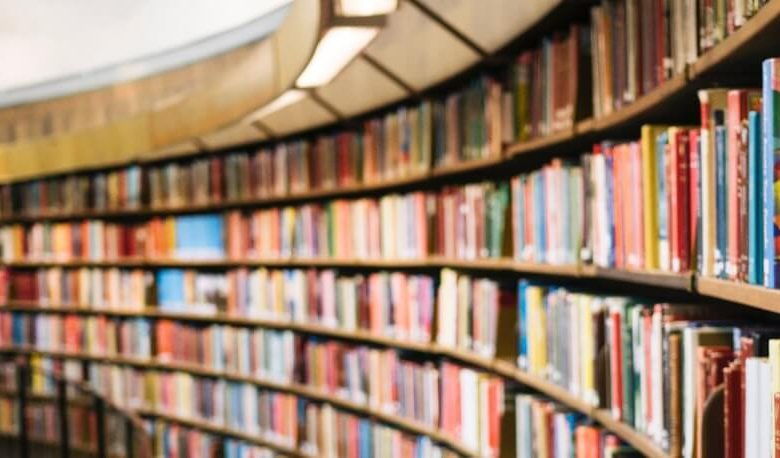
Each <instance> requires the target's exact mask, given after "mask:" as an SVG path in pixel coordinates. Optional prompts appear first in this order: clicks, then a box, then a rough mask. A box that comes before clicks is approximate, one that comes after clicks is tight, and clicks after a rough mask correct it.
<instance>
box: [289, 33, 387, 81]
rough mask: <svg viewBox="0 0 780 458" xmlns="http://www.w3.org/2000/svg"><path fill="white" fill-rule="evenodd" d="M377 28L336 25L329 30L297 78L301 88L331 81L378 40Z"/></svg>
mask: <svg viewBox="0 0 780 458" xmlns="http://www.w3.org/2000/svg"><path fill="white" fill-rule="evenodd" d="M378 32H379V29H378V28H375V27H333V28H332V29H330V30H328V31H327V32H326V33H325V36H323V37H322V39H321V40H320V42H319V43H318V44H317V49H315V50H314V56H312V58H311V60H310V61H309V64H308V65H307V66H306V68H305V69H304V70H303V73H301V76H299V77H298V80H297V81H296V86H298V87H301V88H306V87H317V86H323V85H325V84H328V83H329V82H330V81H331V80H332V79H333V78H335V77H336V75H338V74H339V72H340V71H341V70H342V69H343V68H344V67H346V65H347V64H348V63H349V62H350V61H351V60H352V59H353V58H354V57H355V56H356V55H357V54H358V53H359V52H360V51H361V50H362V49H363V48H365V47H366V45H368V43H370V42H371V40H373V39H374V37H375V36H376V34H377V33H378Z"/></svg>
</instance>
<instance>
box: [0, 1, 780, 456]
mask: <svg viewBox="0 0 780 458" xmlns="http://www.w3.org/2000/svg"><path fill="white" fill-rule="evenodd" d="M778 30H780V1H778V0H772V1H770V2H769V3H767V4H766V5H765V6H764V7H763V8H761V9H760V10H759V11H758V12H757V13H756V15H755V16H754V17H752V18H750V19H749V20H748V21H747V22H746V23H745V24H744V25H743V26H742V27H741V28H739V29H737V30H735V31H734V32H733V33H732V34H731V35H729V36H728V37H726V38H725V39H724V40H723V41H722V42H720V43H718V44H717V45H715V46H713V47H712V48H711V49H709V50H708V51H706V52H705V53H703V54H702V55H701V56H699V57H698V58H697V59H696V60H695V61H694V62H692V63H688V64H686V65H685V68H684V71H682V72H681V73H678V74H676V75H674V76H672V77H670V78H668V79H667V80H665V81H663V82H661V83H659V84H658V85H657V86H656V87H654V88H653V89H652V90H650V91H648V92H647V93H646V94H644V95H642V96H641V97H638V98H637V99H636V100H635V101H633V102H631V103H629V104H627V105H625V106H623V107H621V108H618V109H615V110H614V111H612V112H611V113H609V114H607V115H605V116H601V117H592V116H589V117H586V118H584V119H575V121H576V122H574V123H573V125H572V126H571V127H569V128H565V129H562V130H559V131H557V132H553V133H551V134H549V135H543V136H539V137H536V138H532V139H530V140H527V141H522V142H511V143H507V144H504V145H502V147H501V148H500V150H499V151H497V152H495V154H493V155H492V156H489V157H484V158H481V159H476V160H470V161H463V162H460V163H456V164H453V165H445V166H442V167H432V168H430V169H429V170H427V171H425V172H422V173H412V174H409V175H408V176H403V177H399V178H391V179H386V180H379V181H376V182H371V183H367V184H350V185H345V186H333V187H330V188H328V189H313V190H308V191H305V192H289V193H286V194H283V195H275V196H268V197H252V198H240V199H224V200H221V201H220V202H214V203H201V204H193V205H186V206H185V205H180V206H157V207H147V206H141V207H137V208H129V207H128V208H118V209H108V210H85V211H77V212H67V213H53V212H44V213H40V214H11V215H3V216H0V226H2V225H9V224H29V223H37V222H59V221H78V220H82V219H108V220H116V221H119V222H123V221H127V220H131V221H132V220H146V219H148V218H152V217H155V216H170V215H186V214H198V213H207V212H222V211H228V210H251V209H254V208H265V207H277V206H283V205H288V204H303V203H309V202H322V201H327V200H329V199H336V198H341V197H360V196H363V195H366V194H370V195H378V194H380V193H389V192H394V191H399V190H416V189H428V188H430V187H432V186H442V185H445V184H447V183H448V182H449V181H450V180H451V179H452V180H456V179H457V180H471V182H474V181H481V180H484V179H486V178H485V177H487V179H489V180H493V179H495V177H496V176H500V177H504V175H505V174H506V170H510V169H511V170H517V169H521V168H523V167H525V166H524V165H522V164H521V163H522V162H523V161H524V160H525V159H526V158H528V157H530V156H535V157H541V158H546V159H552V158H556V157H559V156H561V155H568V154H571V153H570V151H571V150H578V148H579V149H580V150H581V149H582V148H581V146H582V145H586V144H588V143H593V142H594V141H597V140H603V139H606V138H609V137H610V136H612V135H619V134H622V133H624V132H626V131H632V130H633V131H635V130H637V129H638V128H639V127H640V125H642V124H644V123H646V122H648V121H658V120H663V119H664V115H665V114H668V113H670V112H674V111H675V109H676V107H677V106H678V105H679V104H680V102H681V101H682V100H687V101H688V102H690V100H692V99H694V100H695V92H696V90H698V89H701V88H705V87H708V86H709V85H710V84H711V82H712V81H713V78H714V76H713V75H721V74H722V75H725V76H723V78H724V79H725V80H726V81H729V82H730V81H732V80H733V81H738V80H739V79H734V78H735V75H733V72H730V71H729V66H731V65H734V63H735V62H740V63H745V62H749V63H750V64H753V65H756V63H757V62H758V61H759V60H760V58H762V57H767V56H768V55H771V50H768V49H767V45H766V43H767V42H769V41H771V40H770V38H771V37H773V36H776V32H777V31H778ZM758 74H759V71H758V69H756V70H755V71H754V72H753V73H751V74H750V75H748V77H752V76H756V77H757V75H758ZM737 76H738V77H740V78H743V77H744V75H737ZM756 79H757V78H756ZM343 121H345V122H350V121H353V120H349V119H348V120H343ZM220 154H221V153H220ZM152 163H156V161H153V162H150V164H152ZM136 165H139V166H142V167H143V166H145V165H146V164H145V163H142V162H141V163H137V164H136ZM4 265H5V266H7V267H10V268H20V269H34V268H52V267H53V268H79V267H85V268H109V267H118V268H137V269H144V270H155V269H159V268H180V269H193V270H227V269H233V268H253V267H258V268H260V267H268V268H317V269H327V268H347V269H351V270H357V271H375V270H382V269H393V270H402V271H423V270H429V271H430V270H436V269H445V268H449V269H456V270H459V271H468V272H479V273H481V274H483V275H486V276H490V275H492V274H502V275H503V274H511V275H514V276H516V277H523V276H524V275H529V276H533V277H539V278H542V279H543V280H545V281H547V282H554V281H556V280H559V281H560V280H572V279H577V280H580V281H582V282H587V281H588V280H599V281H601V282H604V283H607V282H612V281H613V282H617V283H621V284H626V285H642V286H644V287H650V288H652V289H653V290H654V291H655V292H656V293H658V294H659V295H664V294H672V293H686V294H688V297H691V298H693V299H695V300H696V301H697V302H702V303H703V302H706V301H707V300H709V299H713V298H714V299H718V300H722V301H725V302H728V303H729V306H730V307H732V308H733V307H736V306H748V307H752V308H756V309H760V310H764V311H769V312H773V313H778V312H780V290H773V289H768V288H764V287H759V286H754V285H749V284H742V283H737V282H734V281H729V280H722V279H718V278H712V277H707V276H702V275H699V274H697V273H695V272H679V273H674V272H667V271H661V270H642V269H620V268H607V267H600V266H596V265H593V264H587V263H566V264H545V263H534V262H524V261H519V260H517V259H514V258H510V257H507V256H501V257H494V258H486V259H455V258H448V257H444V256H438V255H431V256H427V257H424V258H421V259H417V258H415V259H374V258H337V257H334V258H302V257H290V258H281V259H279V258H273V259H265V258H247V259H224V260H222V259H220V260H213V261H211V260H182V259H166V258H161V257H148V258H146V257H136V258H131V259H119V260H107V261H92V260H79V259H74V260H69V261H55V260H13V261H8V262H5V263H4ZM2 310H4V311H13V312H19V313H49V314H75V315H83V316H106V317H138V318H148V319H150V320H159V319H167V320H176V321H184V322H202V323H217V324H225V325H234V326H244V327H258V328H267V329H277V330H290V331H293V332H295V333H299V334H306V335H313V336H319V337H322V338H328V339H335V340H340V341H349V342H354V343H358V344H367V345H372V346H381V347H385V348H391V349H399V350H403V351H409V352H415V353H418V354H422V355H424V356H425V358H427V359H428V360H435V359H437V358H444V359H447V360H453V361H457V362H458V363H461V364H464V365H466V366H469V367H474V368H477V369H479V370H481V371H483V372H486V373H490V374H493V375H496V376H499V377H501V378H503V379H504V380H507V381H512V382H516V383H518V384H519V385H522V386H525V387H528V388H531V389H533V390H535V391H536V392H539V393H542V394H544V395H546V396H547V397H548V398H550V399H553V400H555V401H556V402H558V403H560V404H562V405H564V406H566V407H568V408H570V409H573V410H574V411H577V412H580V413H582V414H584V415H585V416H587V417H589V418H591V419H593V420H595V421H596V422H597V423H598V424H599V425H601V426H602V427H603V428H604V429H606V430H608V431H610V432H612V433H614V434H616V435H617V436H619V437H620V438H621V439H622V440H624V441H625V442H626V443H628V444H630V445H631V446H633V447H634V448H636V449H637V450H638V451H640V452H641V453H643V454H644V455H647V456H651V457H663V456H666V453H665V452H664V451H663V450H662V449H661V448H660V447H659V445H658V444H657V443H656V442H655V441H653V440H652V439H650V438H649V437H647V436H646V435H644V434H643V433H640V432H639V431H637V430H635V429H633V428H632V427H631V426H629V425H628V424H626V423H624V422H622V421H620V420H617V419H615V418H614V416H613V414H612V412H610V411H608V410H605V409H602V408H596V407H594V406H593V405H591V404H589V403H587V402H585V401H583V400H582V399H581V398H579V397H577V396H575V395H574V394H572V393H570V392H569V391H568V390H566V389H565V388H563V387H561V386H560V385H558V384H555V383H553V382H551V381H549V380H546V379H544V378H542V377H539V376H537V375H534V374H531V373H529V372H525V371H523V370H521V369H519V368H518V367H517V365H516V363H515V362H514V361H511V360H509V359H507V358H499V357H496V358H485V357H482V356H479V355H477V354H476V353H472V352H468V351H465V350H457V349H452V348H445V347H443V346H441V345H438V344H437V343H435V342H430V343H419V342H411V341H406V340H402V339H396V338H392V337H386V336H383V335H379V334H376V333H371V332H368V331H365V330H355V331H352V330H342V329H338V328H336V327H330V326H324V325H320V324H313V323H297V322H289V321H277V320H270V319H255V318H244V317H237V316H229V315H226V314H222V313H220V314H216V315H205V314H204V315H201V314H195V313H190V314H182V313H168V312H165V311H159V310H157V307H156V306H154V305H153V304H147V305H146V306H145V307H144V309H143V310H127V311H125V310H101V309H98V308H92V307H91V305H90V304H80V305H79V306H76V307H74V306H72V305H71V306H66V305H61V306H52V305H49V306H45V307H42V306H38V305H37V303H35V302H25V301H14V300H9V301H8V302H7V303H6V304H4V306H3V307H2ZM3 351H11V352H20V353H33V352H35V353H39V354H41V355H45V356H47V357H53V358H61V359H77V360H87V361H95V362H100V363H105V364H110V365H128V366H133V367H137V368H143V369H153V370H176V371H182V372H186V373H189V374H194V375H200V376H208V377H214V378H220V379H224V380H232V381H237V382H245V383H250V384H253V385H256V386H258V387H262V388H266V389H269V390H273V391H282V392H289V393H293V394H296V395H298V396H301V397H304V398H307V399H311V400H315V401H319V402H324V403H328V404H331V405H333V406H335V407H338V408H340V409H344V410H347V411H351V412H356V413H358V414H359V415H361V416H362V417H366V418H370V419H372V420H374V421H377V422H379V423H383V424H389V425H393V426H394V427H397V428H400V429H402V430H405V431H408V432H411V433H414V434H418V435H422V436H427V437H429V438H431V439H432V440H433V441H434V442H437V443H439V444H443V445H444V446H446V447H447V448H448V449H450V450H453V451H455V452H457V453H458V454H460V455H464V456H476V455H475V453H474V452H473V451H472V450H470V449H469V448H468V447H466V446H465V445H464V444H461V443H459V442H458V441H455V440H453V439H451V438H450V437H448V436H447V435H446V434H444V433H443V432H442V431H440V430H439V429H438V428H432V427H429V426H427V425H424V424H421V423H418V422H416V421H413V420H409V419H406V418H403V417H401V416H398V415H391V414H388V413H385V412H382V411H381V410H378V409H371V408H368V407H366V406H364V405H362V404H359V403H355V402H351V401H347V400H344V399H342V398H339V397H337V396H334V395H332V394H330V393H325V392H323V391H322V390H316V389H313V388H311V387H308V386H305V385H301V384H281V383H275V382H269V381H264V380H259V379H257V378H253V377H249V376H246V375H242V374H234V373H230V372H225V371H216V370H211V369H204V368H201V367H198V366H195V365H191V364H181V363H171V362H165V361H158V360H155V359H137V358H130V357H125V356H100V355H90V354H86V353H72V352H51V351H49V352H46V351H41V350H40V349H35V348H5V349H3ZM139 413H141V414H142V415H143V416H145V417H153V418H158V419H162V420H165V421H167V422H171V423H178V424H182V425H185V426H187V427H191V428H195V429H199V430H203V431H208V432H211V433H213V434H216V435H219V436H230V437H234V438H236V439H240V440H243V441H246V442H248V443H252V444H255V445H259V446H264V447H268V448H272V449H274V450H276V451H278V452H280V453H283V454H285V455H289V456H307V455H306V454H305V453H303V452H302V451H301V450H298V449H295V448H285V447H283V446H280V445H278V444H276V443H273V442H268V441H264V440H261V439H258V438H257V437H254V436H251V435H247V434H246V433H243V432H241V431H235V430H232V429H229V428H224V427H221V426H216V425H213V424H210V423H209V422H205V421H201V420H197V419H189V418H180V417H176V416H172V415H168V414H166V413H164V412H160V411H155V410H152V409H146V408H144V409H140V410H139Z"/></svg>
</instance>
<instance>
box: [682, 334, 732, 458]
mask: <svg viewBox="0 0 780 458" xmlns="http://www.w3.org/2000/svg"><path fill="white" fill-rule="evenodd" d="M732 343H733V328H728V327H711V326H705V327H700V328H695V327H687V328H684V329H683V339H682V345H683V367H682V379H683V406H682V418H683V457H685V458H693V456H694V453H695V447H694V445H695V437H696V424H695V418H697V416H698V413H697V412H696V397H697V392H696V391H697V390H696V378H697V372H698V371H697V362H698V357H697V353H698V348H699V347H700V346H704V345H731V344H732Z"/></svg>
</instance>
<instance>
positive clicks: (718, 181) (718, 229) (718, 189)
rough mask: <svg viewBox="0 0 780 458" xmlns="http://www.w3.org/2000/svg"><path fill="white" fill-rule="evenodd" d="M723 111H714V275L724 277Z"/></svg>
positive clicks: (725, 184)
mask: <svg viewBox="0 0 780 458" xmlns="http://www.w3.org/2000/svg"><path fill="white" fill-rule="evenodd" d="M726 141H727V139H726V126H725V125H724V124H723V112H722V111H716V112H715V276H716V277H718V278H726V255H727V253H728V240H729V237H728V214H727V212H728V207H727V205H728V200H727V199H728V195H729V194H728V174H727V173H726V167H728V148H727V146H726Z"/></svg>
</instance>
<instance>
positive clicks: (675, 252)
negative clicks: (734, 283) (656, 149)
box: [669, 129, 691, 272]
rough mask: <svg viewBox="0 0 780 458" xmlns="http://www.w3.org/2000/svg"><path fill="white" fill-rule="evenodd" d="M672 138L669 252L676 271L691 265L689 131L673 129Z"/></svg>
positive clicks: (673, 269) (682, 270)
mask: <svg viewBox="0 0 780 458" xmlns="http://www.w3.org/2000/svg"><path fill="white" fill-rule="evenodd" d="M673 132H674V136H673V137H674V138H673V139H671V141H672V151H670V159H671V164H670V167H671V170H670V174H671V180H670V182H669V185H670V190H669V195H670V207H669V218H670V229H671V234H670V236H671V237H670V239H671V243H670V252H671V258H672V259H671V260H672V271H673V272H685V271H687V270H689V269H690V257H691V255H690V250H691V247H690V243H689V241H690V226H689V222H690V217H689V201H690V199H689V197H688V194H689V185H688V179H689V176H688V164H689V158H688V146H689V139H688V131H687V130H683V129H679V130H674V131H673Z"/></svg>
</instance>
